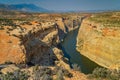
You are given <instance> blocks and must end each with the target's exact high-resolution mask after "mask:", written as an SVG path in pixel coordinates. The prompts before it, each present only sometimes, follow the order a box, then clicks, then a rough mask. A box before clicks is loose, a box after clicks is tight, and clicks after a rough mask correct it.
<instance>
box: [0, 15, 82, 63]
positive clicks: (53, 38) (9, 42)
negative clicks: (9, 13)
mask: <svg viewBox="0 0 120 80" xmlns="http://www.w3.org/2000/svg"><path fill="white" fill-rule="evenodd" d="M46 20H47V19H46ZM66 21H70V22H66ZM79 22H80V21H79V18H78V17H75V18H72V19H64V18H62V17H61V18H56V20H50V21H46V22H45V21H41V22H39V21H14V23H15V24H17V25H15V26H11V25H6V26H3V27H0V29H1V30H0V51H1V52H0V56H1V57H0V64H2V63H5V62H13V63H16V64H19V63H27V62H32V63H34V64H44V65H50V64H54V62H53V59H52V58H53V57H51V56H53V55H55V54H54V51H53V50H52V47H53V46H54V47H56V46H57V44H58V43H59V42H60V41H61V40H62V39H63V38H64V36H65V35H66V34H67V32H69V31H70V30H72V29H74V28H76V27H78V25H79ZM68 23H72V24H69V25H68Z"/></svg>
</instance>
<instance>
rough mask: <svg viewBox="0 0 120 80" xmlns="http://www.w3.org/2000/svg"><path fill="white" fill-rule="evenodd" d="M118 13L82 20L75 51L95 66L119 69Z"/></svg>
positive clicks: (93, 16) (96, 15)
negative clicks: (95, 64) (94, 63)
mask: <svg viewBox="0 0 120 80" xmlns="http://www.w3.org/2000/svg"><path fill="white" fill-rule="evenodd" d="M118 14H119V12H113V13H112V12H111V13H107V12H106V13H98V14H97V13H96V14H93V15H92V16H91V17H87V18H86V19H84V20H83V22H82V24H81V27H80V29H79V32H78V37H77V45H76V46H77V50H78V51H79V52H80V53H81V54H82V55H84V56H86V57H88V58H89V59H90V60H92V61H94V62H96V63H97V64H99V65H101V66H103V67H106V68H109V69H118V68H119V67H120V27H119V24H118V23H117V22H119V17H117V16H118Z"/></svg>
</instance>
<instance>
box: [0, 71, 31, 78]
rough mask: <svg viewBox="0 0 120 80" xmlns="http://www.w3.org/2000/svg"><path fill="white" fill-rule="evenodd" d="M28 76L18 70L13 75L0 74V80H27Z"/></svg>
mask: <svg viewBox="0 0 120 80" xmlns="http://www.w3.org/2000/svg"><path fill="white" fill-rule="evenodd" d="M28 77H29V76H28V75H27V74H26V73H24V72H22V71H20V70H17V71H15V72H14V73H7V74H0V80H27V79H28Z"/></svg>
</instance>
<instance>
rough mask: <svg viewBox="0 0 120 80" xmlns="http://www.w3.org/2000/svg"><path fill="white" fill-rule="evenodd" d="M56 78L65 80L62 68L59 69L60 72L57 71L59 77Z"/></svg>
mask: <svg viewBox="0 0 120 80" xmlns="http://www.w3.org/2000/svg"><path fill="white" fill-rule="evenodd" d="M56 80H64V78H63V72H62V70H59V71H58V73H57V79H56Z"/></svg>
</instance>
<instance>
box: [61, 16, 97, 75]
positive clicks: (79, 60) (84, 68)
mask: <svg viewBox="0 0 120 80" xmlns="http://www.w3.org/2000/svg"><path fill="white" fill-rule="evenodd" d="M84 18H85V17H82V18H81V23H82V20H83V19H84ZM81 23H80V24H79V25H78V26H79V27H78V28H77V29H75V30H73V31H71V32H69V33H68V34H67V36H66V37H65V39H64V40H63V42H62V43H61V44H60V45H59V47H60V48H61V49H62V50H63V53H64V56H65V57H67V58H68V59H69V64H70V66H71V67H72V64H78V65H79V66H80V68H81V72H83V73H85V74H88V73H92V71H93V70H94V69H95V68H96V67H99V65H97V64H96V63H94V62H93V61H91V60H89V59H88V58H86V57H84V56H83V55H81V54H80V53H79V52H78V51H77V50H76V42H77V40H76V39H77V35H78V31H79V28H80V26H81Z"/></svg>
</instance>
